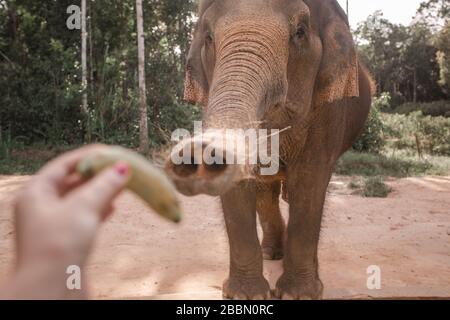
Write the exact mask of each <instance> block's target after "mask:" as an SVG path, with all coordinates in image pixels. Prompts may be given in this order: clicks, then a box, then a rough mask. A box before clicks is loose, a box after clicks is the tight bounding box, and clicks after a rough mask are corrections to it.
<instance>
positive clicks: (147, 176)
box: [77, 146, 181, 223]
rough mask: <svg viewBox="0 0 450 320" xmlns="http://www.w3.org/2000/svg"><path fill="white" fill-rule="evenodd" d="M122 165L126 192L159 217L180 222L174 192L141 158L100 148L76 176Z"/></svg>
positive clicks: (126, 152) (121, 149) (79, 167)
mask: <svg viewBox="0 0 450 320" xmlns="http://www.w3.org/2000/svg"><path fill="white" fill-rule="evenodd" d="M117 162H124V163H126V164H128V165H129V167H130V180H129V182H128V185H127V188H128V189H129V190H130V191H132V192H134V193H135V194H136V195H138V196H139V197H140V198H141V199H142V200H144V202H145V203H146V204H148V206H150V207H151V208H152V209H153V210H155V211H156V212H157V213H158V214H160V215H161V216H163V217H165V218H167V219H169V220H171V221H173V222H177V223H178V222H180V221H181V210H180V206H179V202H178V200H177V196H176V190H175V187H174V186H173V184H172V183H171V182H170V180H169V179H168V178H167V177H166V175H165V174H164V173H163V172H162V171H161V170H159V169H157V168H156V167H155V166H153V165H152V164H151V163H150V162H149V161H147V159H145V158H144V157H143V156H141V155H139V154H137V153H135V152H132V151H130V150H128V149H125V148H122V147H117V146H113V147H103V148H100V149H98V150H95V151H93V152H91V153H90V154H88V155H87V156H86V157H84V158H83V159H82V160H81V161H80V162H79V163H78V167H77V171H78V173H80V174H81V175H82V176H84V177H87V178H91V177H93V176H95V175H96V174H98V173H99V172H101V171H102V170H104V169H105V168H108V167H111V166H113V165H115V164H116V163H117Z"/></svg>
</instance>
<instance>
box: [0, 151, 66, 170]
mask: <svg viewBox="0 0 450 320" xmlns="http://www.w3.org/2000/svg"><path fill="white" fill-rule="evenodd" d="M73 148H74V147H62V148H50V147H45V146H34V147H30V148H19V149H15V150H10V152H9V153H8V155H7V156H4V154H3V155H2V156H1V157H0V175H32V174H35V173H36V172H37V171H39V169H40V168H42V166H44V165H45V164H46V163H47V162H48V161H50V160H51V159H53V158H54V157H56V156H58V155H59V154H61V153H64V152H65V151H68V150H70V149H73Z"/></svg>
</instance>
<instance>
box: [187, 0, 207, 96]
mask: <svg viewBox="0 0 450 320" xmlns="http://www.w3.org/2000/svg"><path fill="white" fill-rule="evenodd" d="M213 2H214V0H204V1H201V2H200V5H199V20H198V22H197V26H196V28H195V32H194V39H193V41H192V44H191V48H190V50H189V55H188V57H187V62H186V75H185V79H184V100H186V101H187V102H190V103H199V104H202V105H206V104H208V93H209V84H208V80H207V78H206V74H205V70H204V68H203V62H202V50H203V46H204V39H203V33H204V32H203V29H202V19H203V14H204V13H205V11H206V9H208V8H209V7H210V6H211V4H212V3H213Z"/></svg>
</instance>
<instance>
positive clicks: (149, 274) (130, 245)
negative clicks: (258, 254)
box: [0, 177, 450, 299]
mask: <svg viewBox="0 0 450 320" xmlns="http://www.w3.org/2000/svg"><path fill="white" fill-rule="evenodd" d="M27 179H28V178H27V177H0V279H4V277H6V276H7V274H8V272H9V271H10V268H11V264H12V261H13V243H12V239H13V237H14V234H13V229H12V219H11V218H12V217H11V209H10V208H11V202H12V198H13V195H14V193H15V191H16V190H17V189H18V188H19V187H20V186H21V184H22V183H23V182H24V181H26V180H27ZM389 184H390V185H391V186H392V187H393V189H394V192H393V193H392V194H391V195H390V197H389V198H388V199H365V198H361V197H359V196H354V195H351V193H350V191H349V190H347V188H346V185H347V180H346V178H343V177H337V178H335V179H334V181H333V183H332V185H331V187H330V191H329V193H330V195H329V197H328V202H327V208H326V214H325V222H324V226H323V231H322V237H321V245H320V261H321V266H320V268H321V275H322V280H323V282H324V284H325V298H366V297H414V296H422V297H450V177H426V178H410V179H403V180H395V181H391V182H390V183H389ZM182 202H183V207H184V212H185V220H184V222H183V224H182V225H181V226H179V227H174V226H172V225H171V224H169V223H166V222H165V221H162V220H161V219H160V218H158V217H157V216H156V215H154V214H152V213H150V212H149V211H148V210H146V209H145V207H144V206H143V205H142V204H141V203H140V202H139V200H137V199H136V198H135V197H134V196H132V195H130V194H125V195H123V196H122V197H121V198H120V200H119V201H118V204H117V206H118V213H117V214H116V215H115V217H114V218H113V219H112V220H111V221H109V222H108V223H107V224H106V225H105V226H104V229H103V231H102V233H101V236H100V237H99V239H98V242H97V245H96V248H95V252H94V254H93V256H92V259H91V261H90V263H89V265H88V268H87V274H88V276H89V278H90V281H91V292H92V294H93V296H94V297H95V298H98V299H109V298H143V299H148V298H151V299H160V298H163V299H172V298H173V299H179V298H185V299H219V298H221V291H220V287H221V284H222V281H223V279H224V278H225V277H226V276H227V267H228V261H227V260H228V245H227V239H226V234H225V231H224V226H223V220H222V215H221V213H220V209H219V203H218V201H217V199H213V198H209V197H204V196H200V197H195V198H182ZM286 209H287V206H286V205H285V204H283V211H284V213H286ZM371 265H377V266H379V267H380V268H381V272H382V289H381V290H372V291H371V290H368V289H367V285H366V281H367V274H366V270H367V268H368V267H369V266H371ZM280 273H281V262H266V263H265V274H266V277H267V278H268V279H269V280H270V282H271V284H272V286H273V285H274V283H275V281H276V280H277V278H278V276H279V275H280Z"/></svg>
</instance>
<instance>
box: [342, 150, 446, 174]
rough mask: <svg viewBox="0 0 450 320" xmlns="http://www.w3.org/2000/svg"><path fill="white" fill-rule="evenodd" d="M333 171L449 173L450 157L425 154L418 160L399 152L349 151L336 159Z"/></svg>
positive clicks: (415, 157) (360, 172)
mask: <svg viewBox="0 0 450 320" xmlns="http://www.w3.org/2000/svg"><path fill="white" fill-rule="evenodd" d="M335 173H336V174H339V175H344V176H353V175H357V176H364V177H377V176H383V177H395V178H405V177H412V176H424V175H448V174H450V158H448V157H436V156H427V157H426V158H425V159H422V160H420V159H418V158H417V156H412V155H408V154H407V153H401V152H398V153H397V154H396V155H395V156H390V155H387V154H380V155H376V154H367V153H357V152H353V151H350V152H347V153H346V154H345V155H343V156H342V158H341V159H340V160H339V161H338V163H337V165H336V169H335Z"/></svg>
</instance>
